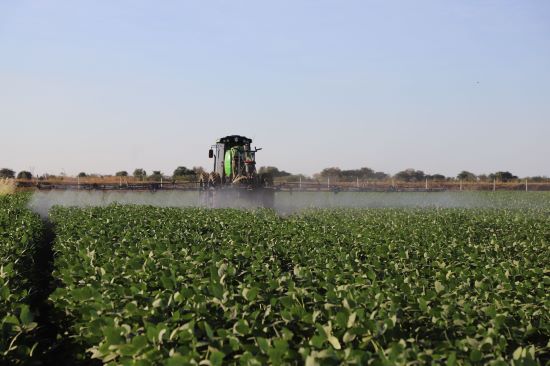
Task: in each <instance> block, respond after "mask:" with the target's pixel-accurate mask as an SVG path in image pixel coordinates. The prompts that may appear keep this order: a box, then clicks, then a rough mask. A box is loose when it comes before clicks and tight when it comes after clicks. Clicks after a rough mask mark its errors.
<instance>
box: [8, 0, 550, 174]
mask: <svg viewBox="0 0 550 366" xmlns="http://www.w3.org/2000/svg"><path fill="white" fill-rule="evenodd" d="M232 134H241V135H245V136H247V137H250V138H252V139H253V140H254V144H253V145H256V146H257V147H262V148H263V150H262V151H260V152H259V153H258V155H257V160H258V165H259V166H263V165H270V166H277V167H279V168H280V169H284V170H286V171H289V172H292V173H305V174H308V175H309V174H313V173H315V172H319V171H320V170H322V169H323V168H325V167H332V166H338V167H341V168H343V169H354V168H360V167H370V168H372V169H375V170H379V171H385V172H388V173H392V174H393V173H396V172H398V171H400V170H403V169H407V168H415V169H420V170H423V171H425V172H427V173H432V174H434V173H440V174H445V175H448V176H455V175H456V174H457V173H459V172H460V171H462V170H469V171H472V172H474V173H476V174H481V173H490V172H494V171H499V170H509V171H511V172H512V173H514V174H516V175H519V176H533V175H548V176H550V2H549V1H547V0H540V1H534V0H533V1H531V0H517V1H510V0H495V1H489V0H487V1H485V0H475V1H474V0H465V1H442V0H433V1H427V0H426V1H425V0H417V1H408V0H407V1H405V0H403V1H392V0H379V1H370V0H358V1H354V0H343V1H342V0H331V1H326V0H277V1H252V0H250V1H242V0H233V1H206V0H205V1H168V0H166V1H152V0H151V1H140V0H132V1H130V0H126V1H125V0H119V1H108V0H104V1H101V0H98V1H85V0H83V1H72V0H67V1H64V0H60V1H53V0H52V1H47V0H37V1H25V0H2V1H0V168H1V167H8V168H11V169H13V170H16V171H20V170H31V171H32V172H33V173H34V174H43V173H46V172H47V173H50V174H59V173H66V174H70V175H73V174H77V173H78V172H81V171H84V172H87V173H102V174H113V173H114V172H116V171H120V170H127V171H129V172H130V173H131V172H132V171H133V170H134V169H135V168H144V169H146V170H147V171H148V172H150V171H152V170H161V171H162V172H163V173H166V174H171V173H172V171H173V170H174V169H175V168H176V167H177V166H187V167H193V166H204V167H206V168H207V169H208V170H210V169H211V166H212V161H211V160H209V159H208V149H209V147H210V146H211V145H212V144H213V143H214V142H215V140H216V139H218V138H219V137H222V136H225V135H232Z"/></svg>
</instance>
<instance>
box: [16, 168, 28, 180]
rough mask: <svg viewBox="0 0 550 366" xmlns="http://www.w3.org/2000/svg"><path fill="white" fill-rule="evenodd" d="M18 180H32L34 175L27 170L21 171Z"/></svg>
mask: <svg viewBox="0 0 550 366" xmlns="http://www.w3.org/2000/svg"><path fill="white" fill-rule="evenodd" d="M17 179H32V173H31V172H28V171H26V170H23V171H20V172H19V174H17Z"/></svg>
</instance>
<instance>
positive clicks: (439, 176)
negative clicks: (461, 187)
mask: <svg viewBox="0 0 550 366" xmlns="http://www.w3.org/2000/svg"><path fill="white" fill-rule="evenodd" d="M426 178H428V179H431V180H445V179H447V177H446V176H444V175H443V174H431V175H427V176H426Z"/></svg>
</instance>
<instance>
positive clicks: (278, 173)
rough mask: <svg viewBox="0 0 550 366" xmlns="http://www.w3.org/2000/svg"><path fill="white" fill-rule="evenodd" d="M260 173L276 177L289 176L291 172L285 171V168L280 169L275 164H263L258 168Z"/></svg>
mask: <svg viewBox="0 0 550 366" xmlns="http://www.w3.org/2000/svg"><path fill="white" fill-rule="evenodd" d="M258 174H260V175H270V176H272V177H274V178H276V177H288V176H289V175H290V173H289V172H285V171H284V170H279V169H278V168H276V167H274V166H262V167H261V168H260V169H258Z"/></svg>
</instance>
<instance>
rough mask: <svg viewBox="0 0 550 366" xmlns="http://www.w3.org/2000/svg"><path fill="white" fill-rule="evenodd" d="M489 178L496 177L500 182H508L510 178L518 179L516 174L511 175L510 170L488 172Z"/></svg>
mask: <svg viewBox="0 0 550 366" xmlns="http://www.w3.org/2000/svg"><path fill="white" fill-rule="evenodd" d="M489 178H490V179H496V180H498V181H500V182H508V181H510V180H514V179H518V177H517V176H515V175H513V174H512V173H510V172H496V173H493V174H489Z"/></svg>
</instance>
